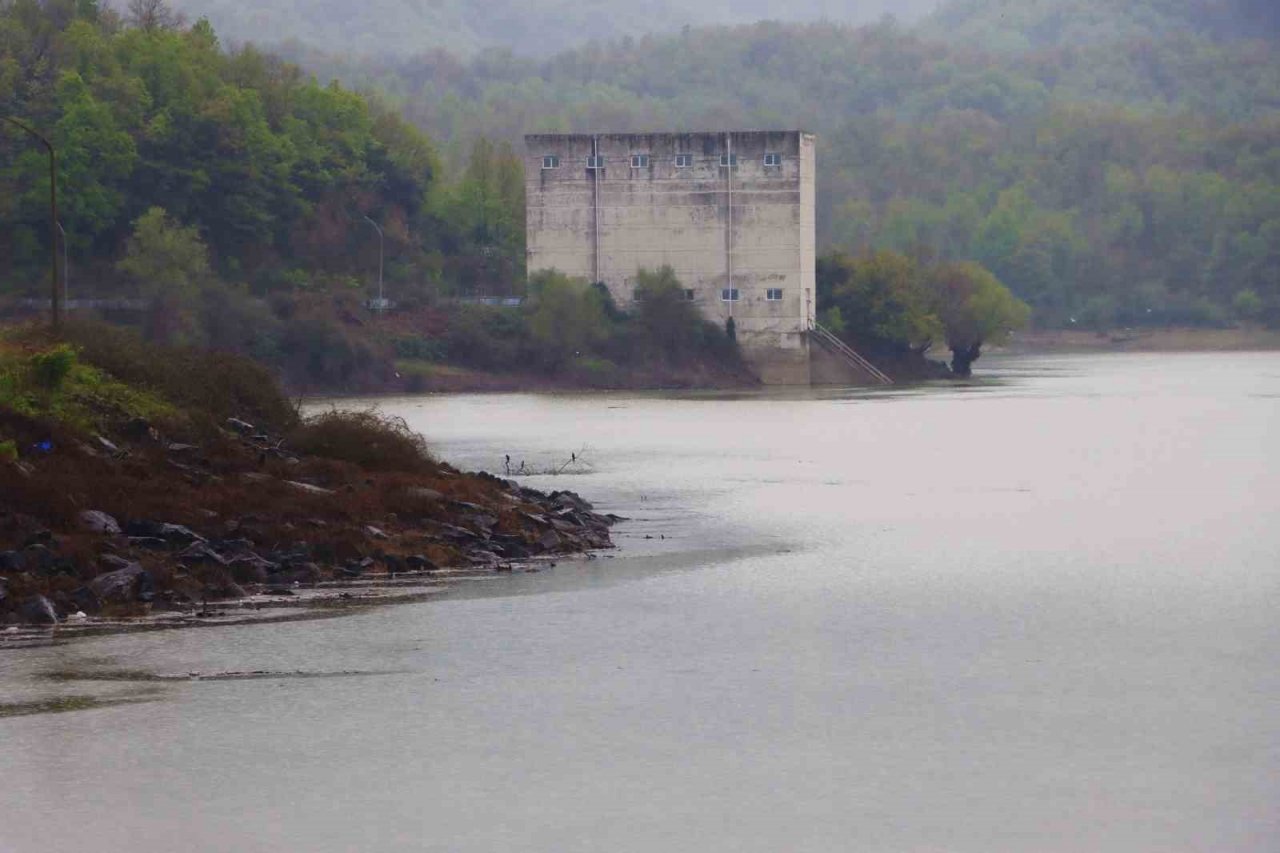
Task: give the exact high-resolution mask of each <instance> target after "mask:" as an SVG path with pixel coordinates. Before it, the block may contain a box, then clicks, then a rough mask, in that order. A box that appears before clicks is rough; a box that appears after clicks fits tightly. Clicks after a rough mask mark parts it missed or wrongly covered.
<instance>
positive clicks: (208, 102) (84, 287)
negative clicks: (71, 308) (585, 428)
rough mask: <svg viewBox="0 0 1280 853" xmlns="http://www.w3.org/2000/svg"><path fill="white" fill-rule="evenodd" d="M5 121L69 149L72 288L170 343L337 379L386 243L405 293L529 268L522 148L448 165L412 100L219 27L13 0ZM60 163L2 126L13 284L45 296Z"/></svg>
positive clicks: (3, 93)
mask: <svg viewBox="0 0 1280 853" xmlns="http://www.w3.org/2000/svg"><path fill="white" fill-rule="evenodd" d="M161 10H162V11H163V9H161ZM0 116H4V117H13V118H16V119H18V120H20V121H22V122H25V123H26V124H28V125H29V126H31V127H33V128H35V129H37V130H39V131H41V132H43V133H45V134H46V135H47V136H48V137H49V138H50V140H51V141H52V142H53V144H54V145H55V146H56V148H57V150H58V156H59V190H60V205H59V224H60V226H61V228H62V229H63V230H64V231H65V234H66V240H65V246H59V248H60V249H63V250H64V251H65V254H66V255H67V257H68V259H69V261H70V267H71V271H70V276H69V292H70V296H71V297H72V298H73V299H77V298H78V299H84V298H97V299H102V298H125V299H128V300H131V304H132V305H135V306H136V305H143V306H146V311H147V313H146V317H145V320H144V322H143V325H144V326H145V327H146V328H147V331H148V333H149V334H151V335H152V336H153V337H156V338H159V339H163V340H171V341H183V342H188V343H194V344H213V345H217V346H220V347H224V348H231V349H237V350H241V351H245V352H249V353H252V354H254V355H256V356H258V357H260V358H263V359H266V360H268V361H271V362H274V363H277V364H281V365H282V366H284V367H285V368H286V370H287V371H288V372H289V373H290V375H292V376H294V377H300V378H302V379H305V380H314V381H316V382H320V383H324V384H330V385H336V384H341V383H342V382H344V381H345V380H347V379H350V378H353V377H355V376H356V375H358V374H360V373H361V372H362V371H364V370H365V369H367V368H371V367H372V366H374V364H375V362H376V361H377V359H376V358H375V355H374V353H372V352H371V351H370V350H369V348H368V347H367V346H366V345H365V343H363V342H362V340H361V339H362V337H365V338H367V337H368V336H362V335H361V334H360V333H359V329H358V327H359V325H360V323H361V322H362V321H361V320H360V319H359V316H358V315H359V314H361V313H363V312H362V311H360V309H359V305H360V303H361V301H362V300H364V299H366V298H367V297H370V296H373V295H376V290H375V283H376V281H377V279H378V275H379V272H378V271H379V254H380V248H382V247H385V258H386V264H385V282H386V286H387V289H388V291H389V292H390V294H391V295H393V296H395V298H396V299H397V300H399V301H400V302H402V303H404V304H411V303H412V302H413V301H414V300H419V301H421V300H422V299H424V298H426V297H427V296H433V297H434V296H436V295H439V294H441V293H447V292H450V291H451V289H454V288H458V289H464V290H466V291H468V292H474V291H476V290H483V288H484V286H485V283H488V282H501V283H500V284H498V285H496V286H497V287H498V288H499V289H501V290H505V288H506V287H507V286H508V283H509V282H512V281H516V280H520V279H521V278H522V277H523V266H522V264H523V243H522V241H523V224H522V223H523V209H522V208H523V201H522V197H523V184H522V173H521V169H520V164H519V162H518V161H517V160H515V159H514V158H513V157H512V155H511V153H510V152H509V151H506V150H504V149H501V148H495V147H494V146H489V145H483V144H482V145H479V146H478V147H477V150H476V154H477V156H475V157H474V158H473V162H472V164H471V166H470V167H469V168H468V169H466V170H463V171H461V172H460V173H458V174H457V175H455V176H454V177H453V179H446V178H445V177H444V176H443V175H442V174H441V171H440V166H439V164H438V159H437V156H436V153H435V150H434V146H433V144H432V143H431V141H430V140H429V139H428V138H427V137H426V136H425V135H424V134H423V133H422V132H421V131H419V130H417V129H415V128H414V127H412V126H411V125H410V124H408V123H406V122H405V120H404V119H402V118H400V117H399V116H398V115H396V114H395V113H393V112H391V111H389V110H388V109H386V108H383V107H380V106H378V104H377V103H376V102H373V101H370V100H369V99H367V98H365V97H363V96H361V95H358V94H355V93H353V92H351V91H348V90H346V89H344V88H342V87H341V86H339V85H338V84H336V83H334V84H330V85H321V84H319V83H317V82H316V81H315V80H314V79H313V78H310V77H308V76H306V75H305V74H303V73H302V72H301V71H300V70H299V69H297V68H296V67H294V66H292V65H289V64H287V63H284V62H282V61H280V60H278V59H275V58H273V57H270V56H268V55H264V54H262V53H259V52H258V51H256V50H254V49H252V48H249V49H244V50H239V51H236V52H226V51H224V50H223V49H222V48H221V47H220V45H219V42H218V38H217V36H216V35H215V33H214V31H213V29H212V28H211V27H210V26H209V25H208V23H207V22H204V21H200V22H196V23H195V24H194V25H191V26H189V27H178V26H176V25H175V24H174V23H173V21H172V20H171V19H165V18H156V19H148V20H132V19H126V20H122V19H121V18H120V17H119V16H118V15H116V14H114V13H112V12H110V11H107V10H101V9H99V8H98V6H97V4H96V3H94V2H93V0H65V2H62V1H61V0H51V2H47V3H39V2H36V0H15V2H12V3H4V4H0ZM47 168H48V167H47V158H46V155H45V152H44V150H43V149H42V148H41V147H40V146H39V145H38V144H37V143H36V142H35V141H34V140H33V139H31V138H29V137H28V136H27V135H26V134H25V133H24V132H23V131H21V130H20V129H18V128H17V127H15V126H13V125H12V124H10V123H7V122H2V123H0V296H4V297H9V298H12V297H15V296H19V297H20V296H41V295H44V294H47V293H48V289H47V288H48V284H47V282H48V272H47V264H48V259H49V255H50V239H51V238H50V233H49V208H48V171H47ZM376 229H381V234H383V235H385V240H382V239H380V236H379V231H378V230H376ZM58 243H63V241H62V240H59V241H58ZM380 244H382V245H381V246H380ZM344 318H345V320H344ZM129 319H132V316H131V317H130V318H129Z"/></svg>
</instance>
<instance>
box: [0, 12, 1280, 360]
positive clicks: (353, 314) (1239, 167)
mask: <svg viewBox="0 0 1280 853" xmlns="http://www.w3.org/2000/svg"><path fill="white" fill-rule="evenodd" d="M263 8H270V6H269V5H267V6H264V7H263ZM1266 11H1267V10H1266V9H1265V8H1263V7H1261V6H1259V5H1258V4H1256V3H1250V2H1244V0H1240V2H1226V0H1214V2H1210V1H1209V0H1146V2H1140V3H1130V4H1122V6H1121V7H1117V8H1113V7H1112V5H1109V4H1104V3H1101V2H1093V0H1043V2H1037V3H1025V4H1010V3H1008V2H1004V0H957V2H955V3H952V4H950V5H948V6H946V7H944V8H943V9H942V10H941V11H939V12H938V13H937V14H936V15H934V16H933V17H930V18H928V19H926V20H925V21H923V22H922V23H920V24H919V25H906V24H903V23H898V22H895V21H893V20H889V19H885V20H881V21H879V22H878V23H875V24H872V25H866V26H860V27H851V26H847V25H843V24H838V23H830V22H823V23H812V24H782V23H759V24H754V25H749V26H738V27H706V28H686V29H684V30H682V31H680V32H677V33H674V34H670V35H649V36H643V37H640V38H632V37H624V38H621V39H618V40H615V41H611V42H597V43H593V44H589V45H587V46H584V47H580V48H577V49H574V50H570V51H566V52H562V53H560V54H558V55H555V56H552V57H549V58H541V59H540V58H530V57H521V56H517V55H516V54H514V53H512V52H510V51H506V50H487V51H481V52H479V53H478V54H475V55H474V56H470V57H463V56H461V55H458V54H454V53H448V52H444V51H441V50H435V51H431V52H427V53H422V54H418V55H416V56H413V57H409V58H394V57H390V56H388V57H386V58H379V59H368V58H359V57H347V56H337V55H330V54H326V53H322V52H319V51H317V50H315V49H313V48H309V47H305V46H302V45H295V47H294V49H293V54H292V57H291V59H292V60H296V61H297V62H298V63H299V65H295V64H293V62H291V61H285V60H283V59H281V58H278V57H276V56H274V55H271V54H268V53H264V52H262V51H261V50H259V49H257V48H255V47H253V46H244V47H232V48H228V46H227V45H225V44H223V43H222V42H221V41H220V39H219V37H218V35H217V34H216V33H215V30H214V28H213V26H211V25H210V24H209V22H208V21H206V20H204V19H195V20H194V21H191V20H184V19H183V18H182V16H181V15H179V14H178V13H177V12H175V11H173V10H172V9H171V8H170V7H169V6H167V5H166V4H165V3H164V2H162V0H129V2H128V3H127V4H125V6H124V8H123V9H121V10H119V11H113V10H112V9H109V8H107V7H106V6H105V5H99V3H98V2H96V0H0V115H2V116H7V117H14V118H17V119H20V120H21V121H24V122H26V123H28V124H30V125H31V126H33V127H35V128H39V129H42V130H43V131H44V132H46V133H47V134H48V135H49V136H50V138H51V140H52V141H53V142H54V143H55V145H56V146H57V147H58V149H59V152H60V188H61V191H62V201H63V204H62V208H61V211H60V226H61V227H62V228H63V230H64V231H65V234H66V239H65V241H63V240H61V239H60V240H59V241H58V243H59V244H64V245H60V247H61V248H63V249H65V251H66V254H67V256H68V257H69V259H70V266H71V275H70V293H71V295H72V297H73V298H74V297H86V296H93V297H117V298H126V299H128V300H131V304H132V305H133V306H134V310H137V306H139V305H142V306H145V307H146V314H145V319H144V320H143V321H142V322H141V323H140V325H142V326H143V327H144V328H145V329H146V330H147V331H148V332H149V333H150V334H151V335H152V336H153V337H155V338H157V339H163V340H177V341H186V342H190V343H196V344H202V343H216V344H217V345H219V346H224V347H229V348H233V349H238V350H242V351H246V352H250V353H251V354H254V355H255V356H258V357H259V358H263V359H265V360H267V361H270V362H272V363H275V364H279V365H281V366H282V367H283V368H284V369H285V370H286V372H287V373H288V374H289V375H292V376H300V377H304V378H306V379H309V380H314V381H315V382H317V383H319V384H326V385H340V384H343V383H344V382H346V381H348V380H351V379H352V378H353V377H358V376H360V375H362V374H367V373H369V372H370V371H374V372H376V371H378V370H380V371H382V373H383V374H384V375H389V374H390V373H391V372H392V371H393V369H395V368H401V369H405V370H407V369H408V368H409V367H411V366H412V365H411V363H413V362H424V361H426V362H431V361H441V360H445V361H450V362H453V363H462V364H468V365H471V366H474V367H478V368H482V369H494V368H497V367H501V366H502V364H495V358H496V356H494V353H507V354H508V355H509V357H510V358H509V360H508V361H507V362H505V363H509V364H519V365H540V366H541V367H542V369H544V370H545V371H552V372H554V371H556V370H567V369H568V368H567V367H566V366H565V365H562V364H560V359H559V356H558V353H559V352H560V350H559V349H557V347H556V346H554V345H552V343H551V342H550V341H548V340H547V339H546V338H547V336H546V334H545V329H543V330H542V331H539V328H540V327H539V325H538V324H539V323H542V324H543V325H544V326H545V325H546V322H547V318H546V316H545V312H546V311H549V310H553V309H552V308H548V306H549V305H558V306H561V307H562V308H563V309H564V310H565V311H567V312H569V314H566V315H565V316H566V317H568V316H569V315H570V314H572V315H575V316H576V315H577V314H581V312H583V311H585V312H586V313H587V314H588V315H589V316H591V317H598V316H603V317H605V318H606V320H607V322H604V321H601V322H600V323H597V324H596V326H597V327H598V328H596V330H595V331H593V332H591V335H590V336H589V337H590V346H589V347H587V350H588V351H589V352H591V353H592V355H593V357H598V358H599V359H601V363H600V364H598V365H596V366H595V367H593V368H592V372H594V373H595V374H598V375H600V376H614V375H616V372H617V370H622V371H624V372H625V370H626V369H629V368H628V366H627V365H626V364H625V362H626V360H627V358H628V357H634V358H636V359H639V358H641V354H643V353H646V352H647V353H650V354H654V353H660V352H663V351H664V349H663V348H662V347H661V346H649V344H653V343H654V340H653V339H652V338H647V339H644V340H643V341H642V344H643V345H638V346H637V345H634V344H635V342H636V341H638V340H641V338H643V336H644V335H645V334H649V333H650V332H651V331H652V330H651V329H650V327H649V326H648V325H646V323H645V322H644V321H643V320H642V319H637V318H631V319H623V318H621V316H620V315H615V314H614V313H613V312H614V311H616V307H615V308H608V310H606V308H607V306H603V305H596V304H595V302H594V301H593V300H594V299H595V297H593V296H591V295H590V294H589V293H586V292H581V291H573V292H574V293H575V294H576V295H575V296H574V297H573V298H572V299H567V298H560V296H563V294H564V293H567V292H569V291H572V290H573V288H568V289H566V286H565V285H563V283H560V284H556V285H554V286H553V287H551V289H550V290H548V291H546V292H547V293H549V294H558V295H557V297H556V298H555V299H550V298H544V299H541V300H539V299H538V298H534V299H531V300H530V301H529V302H528V303H527V305H526V308H525V309H523V310H522V311H521V312H519V313H518V314H516V315H512V314H511V312H506V313H504V312H502V311H501V310H490V309H488V308H486V307H485V306H466V307H457V306H456V303H449V302H448V299H447V298H448V297H452V296H466V297H474V296H484V295H502V294H509V293H518V292H522V290H523V288H524V281H525V273H526V271H525V269H524V245H523V233H524V225H523V215H524V212H523V181H522V171H521V164H520V161H519V159H518V158H517V157H516V156H515V154H514V153H513V152H514V150H515V147H514V146H518V145H519V140H520V136H521V134H523V133H525V132H530V131H554V130H590V129H609V130H640V129H655V128H659V129H671V128H686V129H698V130H715V129H727V128H735V127H739V128H741V127H796V126H799V127H804V128H807V129H811V130H814V131H816V132H817V133H818V134H819V187H820V190H819V216H818V222H819V239H820V243H821V246H822V249H823V251H824V252H827V253H832V254H831V255H830V258H829V261H830V264H829V265H828V267H827V268H828V269H835V270H839V269H840V263H842V262H841V261H840V258H842V257H844V258H857V259H861V260H858V261H857V263H864V262H865V263H872V262H873V261H875V259H876V258H877V257H881V258H882V257H883V256H878V255H877V254H876V253H877V252H895V253H897V255H896V256H897V257H901V258H906V259H908V260H909V262H910V263H912V264H915V265H916V266H917V268H918V269H921V270H930V269H935V268H943V269H946V268H955V267H948V266H947V265H952V264H964V263H974V264H978V265H980V267H981V268H983V269H985V270H986V271H989V272H990V273H992V274H994V276H995V277H996V279H997V280H998V281H1000V282H1003V283H1004V284H1006V285H1008V287H1009V288H1010V289H1012V290H1013V291H1014V293H1015V294H1016V295H1017V296H1019V297H1020V298H1021V299H1023V300H1025V301H1026V302H1027V303H1029V304H1030V305H1031V307H1032V309H1033V321H1034V322H1036V323H1037V324H1039V325H1041V326H1071V325H1083V326H1088V327H1099V328H1102V327H1108V326H1112V325H1137V324H1199V325H1222V324H1230V323H1236V322H1242V321H1245V322H1251V321H1262V322H1268V323H1276V322H1280V62H1278V61H1277V60H1278V59H1280V56H1278V53H1277V51H1278V50H1280V47H1278V45H1277V41H1276V39H1275V38H1274V37H1273V36H1274V26H1269V24H1270V23H1272V22H1271V19H1270V17H1268V15H1267V14H1266ZM1067 24H1070V26H1067ZM1085 24H1088V26H1085ZM1006 30H1008V31H1009V32H1015V33H1018V34H1020V35H1021V36H1022V40H1021V41H1019V40H1017V39H1004V38H1003V37H999V38H997V37H996V36H998V35H999V34H1000V33H1002V32H1004V31H1006ZM978 32H984V33H987V32H989V33H990V34H992V37H991V39H986V40H979V39H976V38H970V37H968V36H966V35H965V34H966V33H978ZM263 35H264V37H266V36H269V35H270V32H269V31H266V30H264V31H263ZM302 69H307V70H302ZM312 73H314V74H315V75H316V76H314V77H313V76H311V74H312ZM330 80H340V81H341V82H340V83H339V82H332V83H331V82H328V81H330ZM45 169H46V165H45V159H44V156H43V153H42V151H41V149H40V148H39V146H38V145H36V144H34V143H33V141H32V140H31V139H29V138H28V137H27V136H26V135H25V134H24V133H23V132H22V131H21V130H20V129H18V128H17V127H14V126H12V125H9V124H5V125H4V127H3V130H0V224H2V225H3V227H0V295H3V296H7V297H8V298H9V299H10V300H12V299H13V298H14V297H38V296H40V295H42V294H44V293H46V292H47V281H48V278H47V267H46V264H47V261H48V258H49V255H50V249H51V244H50V240H51V238H50V233H49V225H48V215H47V207H46V204H47V189H46V187H47V182H46V181H47V179H46V172H45ZM840 252H843V253H844V255H840V254H836V253H840ZM380 258H385V268H384V270H383V271H382V275H383V277H384V279H385V281H384V284H385V287H386V291H387V293H388V295H390V296H393V297H394V299H395V300H396V303H397V308H398V313H399V314H400V316H399V318H398V319H393V320H392V322H391V323H390V325H389V326H388V327H385V328H384V327H383V326H378V330H377V331H376V332H375V331H372V330H371V329H369V328H364V326H365V325H366V320H367V318H368V316H369V314H368V312H367V311H365V310H364V309H363V307H362V304H361V303H362V302H363V301H364V300H366V299H368V298H370V297H373V296H376V295H377V293H378V291H377V289H376V283H377V280H378V275H379V261H380ZM832 264H833V265H832ZM926 278H927V276H926ZM853 279H855V280H859V281H861V280H862V279H860V278H859V277H858V276H857V275H854V276H853ZM983 280H985V279H983ZM535 296H536V294H535ZM833 298H834V297H833ZM842 298H844V299H845V303H844V304H845V306H846V313H847V312H848V310H851V308H850V307H851V306H853V305H856V304H857V299H856V298H854V296H851V295H850V292H848V288H846V292H845V294H844V296H843V297H842ZM450 305H453V306H454V307H450ZM829 307H839V306H838V304H837V303H835V302H832V303H830V305H829ZM554 310H559V309H554ZM538 311H542V312H544V316H542V317H541V319H538V318H535V314H536V313H537V312H538ZM575 312H576V313H575ZM513 316H514V319H513ZM135 319H136V318H135ZM389 319H390V318H389ZM845 320H846V321H847V325H848V327H849V328H850V329H853V330H855V331H857V329H858V324H859V323H860V322H861V319H860V318H858V317H853V316H850V317H846V318H845ZM646 330H649V331H646ZM686 332H687V335H688V337H687V340H686V343H687V344H688V347H686V348H685V349H686V350H687V351H688V352H694V351H696V352H699V353H702V354H703V355H704V356H705V357H707V358H709V359H711V360H713V361H720V362H722V365H723V366H725V367H726V369H727V370H728V371H729V372H732V371H733V370H734V369H736V368H735V367H734V365H733V364H732V359H731V358H729V356H728V355H726V353H727V350H725V349H724V348H723V347H721V346H720V343H719V342H717V341H715V340H713V339H711V338H708V337H707V333H706V331H705V330H704V329H701V328H699V327H697V326H696V325H688V326H687V327H686ZM862 332H863V333H864V334H865V333H867V329H866V328H863V329H862ZM636 336H641V337H640V338H637V337H636ZM646 341H647V343H645V342H646ZM907 345H910V346H917V345H918V341H915V340H911V341H906V340H905V339H903V340H898V341H897V343H895V344H894V346H907ZM629 354H630V355H629ZM394 357H398V358H399V361H397V362H394V364H393V361H392V359H393V358H394ZM615 368H616V369H617V370H615Z"/></svg>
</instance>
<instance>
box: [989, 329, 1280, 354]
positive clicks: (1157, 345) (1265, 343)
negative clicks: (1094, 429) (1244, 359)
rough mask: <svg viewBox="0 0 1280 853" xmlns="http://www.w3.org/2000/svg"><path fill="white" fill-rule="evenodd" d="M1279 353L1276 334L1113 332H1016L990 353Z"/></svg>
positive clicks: (1279, 335) (1250, 331)
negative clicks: (1005, 343) (1010, 338)
mask: <svg viewBox="0 0 1280 853" xmlns="http://www.w3.org/2000/svg"><path fill="white" fill-rule="evenodd" d="M1257 350H1280V330H1275V329H1263V328H1251V329H1181V328H1175V329H1113V330H1111V331H1106V332H1091V331H1085V330H1069V329H1044V330H1033V331H1025V332H1018V333H1017V334H1016V335H1015V336H1014V337H1013V339H1012V340H1011V341H1010V342H1009V343H1008V344H1007V345H1005V346H1004V347H1000V348H992V349H991V350H990V351H991V352H1009V353H1038V352H1126V351H1131V352H1245V351H1257Z"/></svg>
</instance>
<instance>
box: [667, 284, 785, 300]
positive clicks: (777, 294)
mask: <svg viewBox="0 0 1280 853" xmlns="http://www.w3.org/2000/svg"><path fill="white" fill-rule="evenodd" d="M695 295H696V294H695V293H694V292H693V291H692V290H686V291H685V292H684V298H685V299H687V300H689V301H690V302H692V301H693V300H694V297H695ZM764 298H765V301H766V302H781V301H782V288H781V287H770V288H768V289H767V290H765V292H764ZM741 300H742V291H740V290H738V288H736V287H733V288H729V287H725V288H722V289H721V290H720V301H721V302H740V301H741Z"/></svg>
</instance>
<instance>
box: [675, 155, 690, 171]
mask: <svg viewBox="0 0 1280 853" xmlns="http://www.w3.org/2000/svg"><path fill="white" fill-rule="evenodd" d="M692 165H693V155H692V154H677V155H676V168H677V169H688V168H689V167H690V166H692Z"/></svg>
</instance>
